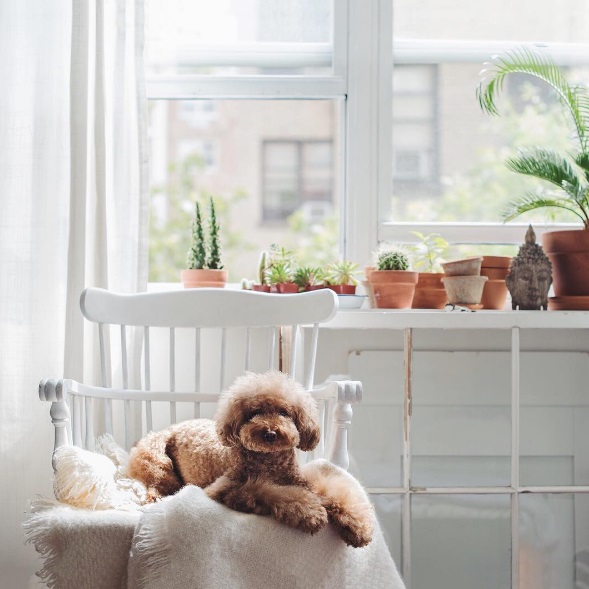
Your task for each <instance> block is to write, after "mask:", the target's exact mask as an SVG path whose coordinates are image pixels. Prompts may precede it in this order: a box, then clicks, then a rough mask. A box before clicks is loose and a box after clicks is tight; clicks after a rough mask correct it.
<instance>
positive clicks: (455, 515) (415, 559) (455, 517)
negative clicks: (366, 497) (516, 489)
mask: <svg viewBox="0 0 589 589" xmlns="http://www.w3.org/2000/svg"><path fill="white" fill-rule="evenodd" d="M510 527H511V523H510V509H509V496H508V495H479V496H477V495H435V496H413V497H412V499H411V540H412V546H411V548H412V549H411V589H430V588H431V587H441V588H444V589H450V588H452V589H474V588H475V587H476V588H477V589H479V588H481V589H482V588H484V589H491V588H493V589H495V588H501V589H507V588H509V587H511V574H510V568H511V566H510V564H511V554H510V545H511V535H510ZM545 586H546V587H560V585H559V584H556V585H550V584H549V585H545ZM537 587H538V586H537Z"/></svg>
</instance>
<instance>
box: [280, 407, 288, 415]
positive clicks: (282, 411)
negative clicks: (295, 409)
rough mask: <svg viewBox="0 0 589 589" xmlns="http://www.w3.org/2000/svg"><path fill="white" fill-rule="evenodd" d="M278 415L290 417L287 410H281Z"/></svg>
mask: <svg viewBox="0 0 589 589" xmlns="http://www.w3.org/2000/svg"><path fill="white" fill-rule="evenodd" d="M278 413H279V414H280V415H282V417H288V411H287V410H286V409H281V410H280V411H279V412H278Z"/></svg>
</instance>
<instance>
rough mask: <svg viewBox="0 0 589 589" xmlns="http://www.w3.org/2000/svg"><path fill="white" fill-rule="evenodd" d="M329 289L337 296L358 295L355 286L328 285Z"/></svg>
mask: <svg viewBox="0 0 589 589" xmlns="http://www.w3.org/2000/svg"><path fill="white" fill-rule="evenodd" d="M327 288H329V289H330V290H333V292H335V293H336V294H345V295H352V294H356V285H355V284H328V285H327Z"/></svg>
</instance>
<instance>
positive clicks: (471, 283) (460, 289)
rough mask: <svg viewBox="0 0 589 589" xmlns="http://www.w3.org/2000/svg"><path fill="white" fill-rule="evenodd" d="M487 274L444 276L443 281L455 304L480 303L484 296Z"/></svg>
mask: <svg viewBox="0 0 589 589" xmlns="http://www.w3.org/2000/svg"><path fill="white" fill-rule="evenodd" d="M487 280H488V278H487V277H486V276H444V278H442V282H443V283H444V288H445V289H446V294H447V295H448V302H449V303H451V304H453V305H461V304H462V305H478V304H479V303H480V302H481V298H482V296H483V287H484V286H485V282H486V281H487Z"/></svg>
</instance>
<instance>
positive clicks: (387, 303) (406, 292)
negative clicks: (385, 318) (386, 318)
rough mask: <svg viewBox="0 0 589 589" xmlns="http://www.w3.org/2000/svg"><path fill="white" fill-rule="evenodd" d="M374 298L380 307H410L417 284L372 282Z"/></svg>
mask: <svg viewBox="0 0 589 589" xmlns="http://www.w3.org/2000/svg"><path fill="white" fill-rule="evenodd" d="M372 289H373V292H374V300H375V301H376V306H377V308H379V309H410V308H411V303H412V302H413V295H414V294H415V284H412V283H410V282H397V283H391V282H389V283H386V282H381V283H379V284H372Z"/></svg>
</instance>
